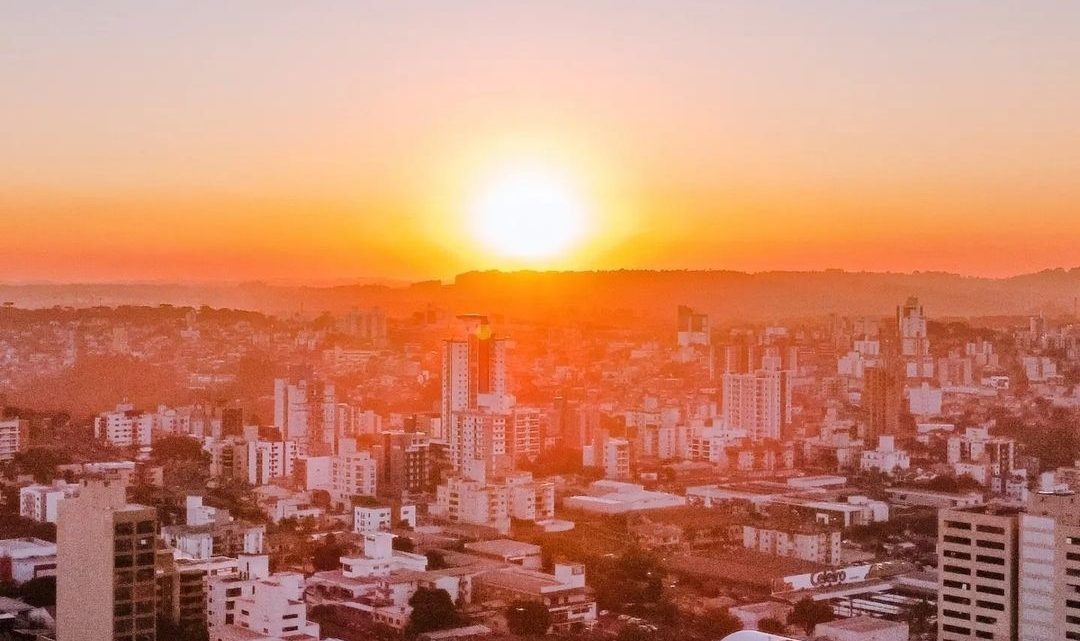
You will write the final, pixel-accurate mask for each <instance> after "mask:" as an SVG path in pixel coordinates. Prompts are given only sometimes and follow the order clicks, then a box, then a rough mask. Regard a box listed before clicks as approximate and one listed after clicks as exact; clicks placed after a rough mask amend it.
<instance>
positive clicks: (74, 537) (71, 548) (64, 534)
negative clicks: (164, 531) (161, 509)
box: [56, 479, 157, 641]
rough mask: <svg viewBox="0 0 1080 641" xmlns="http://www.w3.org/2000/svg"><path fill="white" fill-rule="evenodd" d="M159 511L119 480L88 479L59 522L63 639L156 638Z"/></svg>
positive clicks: (59, 604) (138, 640)
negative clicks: (133, 499)
mask: <svg viewBox="0 0 1080 641" xmlns="http://www.w3.org/2000/svg"><path fill="white" fill-rule="evenodd" d="M156 551H157V512H156V510H154V509H153V508H151V507H146V506H144V505H135V504H131V503H128V502H127V498H126V492H125V487H124V484H123V483H121V482H120V481H119V480H116V479H108V480H107V479H93V480H88V481H86V482H85V483H84V486H83V488H82V490H81V492H80V494H79V496H78V498H72V499H68V500H65V501H62V502H61V504H60V509H59V518H58V520H57V567H56V639H57V641H155V621H154V618H155V611H156V603H155V598H156V597H155V584H154V561H155V554H156Z"/></svg>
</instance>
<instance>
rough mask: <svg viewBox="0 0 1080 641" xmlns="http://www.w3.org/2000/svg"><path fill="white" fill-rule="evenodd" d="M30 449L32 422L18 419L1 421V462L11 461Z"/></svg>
mask: <svg viewBox="0 0 1080 641" xmlns="http://www.w3.org/2000/svg"><path fill="white" fill-rule="evenodd" d="M28 447H30V422H29V421H26V420H22V419H18V418H11V419H5V420H0V461H10V460H11V459H13V458H15V455H16V454H18V453H19V452H24V451H26V449H27V448H28Z"/></svg>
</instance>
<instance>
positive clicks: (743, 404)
mask: <svg viewBox="0 0 1080 641" xmlns="http://www.w3.org/2000/svg"><path fill="white" fill-rule="evenodd" d="M790 376H791V373H790V372H788V371H787V370H758V371H756V372H754V373H752V374H732V373H728V374H724V379H723V409H722V415H723V418H724V424H725V425H726V426H727V428H728V429H731V430H745V431H746V432H747V433H748V434H749V435H750V436H751V437H753V438H771V439H779V438H781V436H782V434H783V431H784V430H785V429H786V428H787V427H788V425H790V424H791V379H790Z"/></svg>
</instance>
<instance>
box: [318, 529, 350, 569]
mask: <svg viewBox="0 0 1080 641" xmlns="http://www.w3.org/2000/svg"><path fill="white" fill-rule="evenodd" d="M344 554H345V546H344V545H342V544H340V543H338V542H337V539H336V538H335V537H334V535H333V534H327V535H326V539H325V540H324V541H323V542H322V544H321V545H318V546H316V547H315V549H314V550H312V552H311V565H312V566H314V568H315V569H316V570H318V571H320V572H326V571H329V570H336V569H338V568H339V567H341V557H342V555H344Z"/></svg>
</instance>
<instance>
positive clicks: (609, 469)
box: [604, 438, 630, 481]
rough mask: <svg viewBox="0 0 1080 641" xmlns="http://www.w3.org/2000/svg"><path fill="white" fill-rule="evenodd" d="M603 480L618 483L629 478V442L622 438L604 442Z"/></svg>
mask: <svg viewBox="0 0 1080 641" xmlns="http://www.w3.org/2000/svg"><path fill="white" fill-rule="evenodd" d="M604 478H607V479H614V480H618V481H622V480H626V479H628V478H630V441H628V440H626V439H623V438H609V439H606V440H605V441H604Z"/></svg>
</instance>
